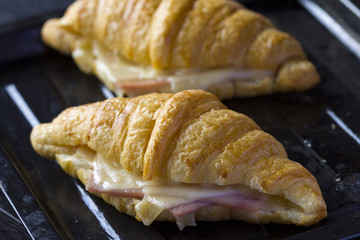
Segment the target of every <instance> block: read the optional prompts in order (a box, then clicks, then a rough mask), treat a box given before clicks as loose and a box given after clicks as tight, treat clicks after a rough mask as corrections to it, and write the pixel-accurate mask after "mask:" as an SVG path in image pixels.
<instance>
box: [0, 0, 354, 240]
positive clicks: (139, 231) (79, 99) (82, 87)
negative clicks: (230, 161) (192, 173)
mask: <svg viewBox="0 0 360 240" xmlns="http://www.w3.org/2000/svg"><path fill="white" fill-rule="evenodd" d="M246 2H247V4H248V6H249V7H250V8H252V9H254V10H257V11H259V12H262V13H264V14H265V15H267V16H268V17H270V18H271V19H272V20H273V21H274V23H275V24H276V25H277V26H278V27H279V28H280V29H282V30H284V31H287V32H290V33H291V34H293V35H294V36H295V37H296V38H297V39H299V40H300V42H301V43H302V45H303V46H304V48H305V51H306V53H307V55H308V56H309V58H310V59H311V60H312V61H313V62H314V63H315V65H316V66H317V68H318V70H319V72H320V75H321V77H322V83H321V84H319V85H318V86H317V87H315V88H314V89H312V90H310V91H308V92H306V93H296V94H295V93H291V94H278V95H272V96H265V97H258V98H251V99H233V100H228V101H225V102H224V103H225V104H226V105H227V106H228V107H229V108H231V109H233V110H235V111H238V112H241V113H244V114H246V115H248V116H250V117H251V118H253V119H254V120H255V121H256V122H257V123H258V124H259V125H260V126H261V127H262V128H263V129H264V130H265V131H267V132H269V133H271V134H272V135H273V136H275V137H276V138H277V139H278V140H279V141H281V142H282V143H283V145H284V146H285V148H286V150H287V151H288V155H289V157H290V158H291V159H292V160H294V161H297V162H300V163H301V164H303V165H304V166H305V167H306V168H307V169H309V170H310V171H311V172H312V173H313V174H314V176H315V177H316V178H317V180H318V182H319V184H320V187H321V189H322V191H323V194H324V198H325V201H326V203H327V205H328V213H329V216H328V218H327V219H325V220H323V221H321V222H320V223H318V224H316V225H315V226H312V227H306V228H305V227H296V226H288V225H285V226H284V225H279V224H265V225H262V224H248V223H244V222H241V221H224V222H217V223H206V222H199V223H198V226H197V227H187V228H186V229H185V230H184V231H182V232H180V231H178V229H177V227H176V225H175V224H173V223H154V224H152V225H151V226H150V227H146V226H144V225H143V224H142V223H139V222H137V221H136V220H135V219H134V218H132V217H129V216H127V215H125V214H122V213H120V212H117V211H115V209H114V208H113V207H111V206H109V205H107V204H106V203H104V202H103V201H102V200H101V199H99V198H97V197H94V196H92V195H89V194H88V193H87V192H85V191H84V187H83V186H82V185H81V184H80V183H79V182H78V181H77V180H74V179H73V178H71V177H70V176H68V175H66V174H65V173H64V172H63V171H62V170H61V169H60V167H59V166H58V165H57V164H56V163H55V162H54V161H50V160H47V159H44V158H41V157H40V156H38V155H37V154H36V153H34V151H33V150H32V148H31V146H30V142H29V134H30V131H31V128H32V126H33V125H36V124H37V123H39V122H48V121H51V120H52V118H54V117H55V116H56V115H57V114H58V113H60V111H62V110H63V109H65V108H66V107H69V106H74V105H79V104H84V103H89V102H94V101H98V100H102V99H105V98H106V97H107V96H109V94H110V95H111V93H110V92H108V91H107V90H106V88H105V87H104V86H103V85H102V84H101V83H100V82H99V81H98V80H97V79H96V78H95V77H93V76H89V75H85V74H83V73H81V72H80V71H79V70H78V69H77V67H76V66H75V65H74V63H73V62H72V60H71V59H70V58H68V57H65V56H62V55H60V54H58V53H57V52H55V51H53V50H51V49H48V48H46V47H44V46H43V45H42V43H41V41H40V39H39V37H38V33H39V27H34V28H31V29H27V30H22V31H21V32H19V33H16V34H14V35H12V36H7V37H2V38H0V46H2V47H1V48H0V50H1V51H2V53H4V52H6V54H5V55H4V54H0V56H1V57H0V58H1V59H0V60H1V61H0V63H1V65H0V106H1V107H0V144H1V145H0V146H1V148H0V169H1V170H0V190H1V191H0V196H1V197H0V233H1V234H2V235H4V236H6V237H8V238H10V239H26V238H28V239H174V240H176V239H285V238H289V239H304V238H308V239H318V238H321V239H323V238H327V239H339V238H352V237H356V236H359V235H360V210H359V200H360V162H359V157H360V139H359V137H360V125H359V122H360V112H359V106H360V94H359V92H360V91H359V90H360V87H359V81H358V80H359V79H360V76H359V75H360V71H359V67H360V61H359V59H358V58H357V57H356V56H355V55H354V54H352V53H351V52H350V51H349V50H347V48H346V47H344V45H343V44H341V43H340V42H339V41H338V40H337V39H336V38H335V37H334V36H333V35H332V34H330V33H329V32H328V30H326V29H325V28H324V27H322V25H321V24H320V23H319V22H318V21H317V20H315V19H314V18H313V17H312V16H311V15H310V14H309V13H308V12H307V11H306V10H305V9H304V8H303V7H302V6H301V5H299V4H298V3H297V2H295V1H287V2H286V3H285V2H283V1H274V2H273V3H272V4H269V3H266V1H246ZM20 46H21V47H20ZM24 48H26V49H27V50H28V52H27V54H25V55H24V56H23V57H19V56H21V54H19V51H22V50H21V49H24ZM16 51H17V52H16ZM9 54H15V56H16V57H12V58H11V56H10V55H9ZM9 56H10V57H9ZM7 57H9V58H7ZM7 59H10V60H7ZM2 235H0V237H2Z"/></svg>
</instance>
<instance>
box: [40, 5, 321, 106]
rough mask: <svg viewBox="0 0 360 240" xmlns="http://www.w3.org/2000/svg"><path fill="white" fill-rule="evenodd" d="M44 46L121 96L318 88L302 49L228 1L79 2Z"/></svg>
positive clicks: (55, 23) (53, 25) (46, 34)
mask: <svg viewBox="0 0 360 240" xmlns="http://www.w3.org/2000/svg"><path fill="white" fill-rule="evenodd" d="M42 38H43V40H44V42H45V43H47V44H48V45H50V46H52V47H54V48H56V49H58V50H59V51H60V52H62V53H65V54H71V55H72V57H73V58H74V60H75V62H76V63H77V65H78V66H79V67H80V69H81V70H82V71H84V72H86V73H94V74H96V75H97V76H98V77H99V79H101V80H102V81H103V82H104V83H105V84H106V85H107V86H108V87H109V88H110V89H111V90H113V91H114V92H115V93H116V94H117V95H118V96H124V95H126V96H137V95H141V94H145V93H150V92H179V91H182V90H186V89H204V90H207V91H211V92H213V93H215V94H216V95H217V96H218V97H220V98H221V99H225V98H232V97H250V96H257V95H264V94H270V93H274V92H288V91H303V90H307V89H309V88H311V87H313V86H314V85H315V84H317V83H318V82H319V81H320V78H319V75H318V73H317V71H316V69H315V67H314V65H313V64H312V63H311V62H309V61H308V60H307V58H306V56H305V54H304V51H303V49H302V47H301V46H300V44H299V42H298V41H296V40H295V39H294V38H293V37H292V36H290V35H289V34H287V33H284V32H281V31H279V30H277V29H276V28H275V27H274V25H273V24H272V23H271V21H270V20H268V19H267V18H265V17H264V16H262V15H260V14H257V13H255V12H252V11H250V10H248V9H245V7H244V6H242V5H241V4H239V3H237V2H234V1H230V0H181V1H179V0H101V1H99V0H77V1H75V2H74V3H73V4H72V5H70V7H69V8H68V10H67V11H66V13H65V14H64V16H63V17H62V18H60V19H51V20H49V21H47V22H46V24H45V25H44V27H43V29H42Z"/></svg>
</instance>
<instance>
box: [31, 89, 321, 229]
mask: <svg viewBox="0 0 360 240" xmlns="http://www.w3.org/2000/svg"><path fill="white" fill-rule="evenodd" d="M31 143H32V146H33V147H34V149H35V151H36V152H38V153H39V154H40V155H42V156H44V157H50V158H55V156H56V158H57V160H58V161H59V163H60V165H61V166H62V167H63V168H64V170H65V171H67V172H68V173H69V174H71V175H72V176H74V177H79V178H80V180H81V181H82V182H83V183H84V184H85V185H86V184H87V181H88V179H89V178H90V175H91V171H92V169H91V166H89V165H87V164H86V161H85V162H84V163H81V162H80V163H79V162H74V161H72V160H71V158H70V157H71V155H72V154H74V153H75V149H76V148H78V147H81V146H86V148H87V149H89V151H88V152H89V153H87V154H88V155H94V154H95V152H97V153H100V154H101V155H103V156H104V157H105V158H106V159H107V160H106V161H110V162H113V164H116V165H118V164H120V165H121V166H122V167H123V168H124V169H126V170H128V171H130V172H133V173H134V174H137V175H140V176H141V175H142V177H143V179H145V180H150V179H154V178H158V177H161V178H163V179H167V180H169V181H172V182H181V183H193V184H216V185H232V184H241V185H244V186H247V187H249V188H251V189H254V190H257V191H259V192H262V193H265V194H269V195H271V196H278V197H279V199H280V200H279V201H282V202H284V203H283V205H280V206H282V207H281V208H279V207H278V208H276V209H272V205H271V204H270V205H269V209H270V210H269V209H268V210H266V209H265V210H264V211H260V212H246V214H245V213H244V212H242V211H240V210H236V209H228V208H226V207H208V208H205V209H202V210H199V212H197V213H196V214H197V215H198V216H199V217H198V219H208V220H219V219H230V218H235V219H241V220H246V221H250V222H281V223H295V224H298V225H309V224H313V223H316V222H317V221H319V220H320V219H322V218H324V217H325V216H326V205H325V202H324V200H323V198H322V194H321V190H320V188H319V186H318V184H317V181H316V179H315V178H314V177H313V176H312V175H311V174H310V172H309V171H307V170H306V169H305V168H304V167H302V166H301V165H300V164H298V163H295V162H293V161H290V160H289V159H288V158H287V155H286V152H285V150H284V148H283V146H282V145H281V144H280V143H279V142H278V141H277V140H276V139H275V138H273V137H272V136H271V135H269V134H267V133H265V132H264V131H262V130H261V129H260V128H259V127H258V126H257V125H256V123H255V122H254V121H252V120H251V119H250V118H248V117H246V116H245V115H242V114H240V113H236V112H234V111H231V110H229V109H227V108H226V107H225V106H224V105H223V104H222V103H221V102H220V101H219V100H218V99H217V98H216V97H215V96H214V95H212V94H210V93H207V92H204V91H202V90H189V91H183V92H180V93H177V94H174V95H172V94H157V93H153V94H148V95H144V96H140V97H136V98H114V99H109V100H105V101H102V102H97V103H93V104H88V105H84V106H79V107H72V108H69V109H67V110H65V111H64V112H62V113H61V114H60V115H59V116H58V117H57V118H55V119H54V120H53V121H52V123H46V124H41V125H38V126H36V127H35V128H34V129H33V131H32V133H31ZM90 149H91V150H90ZM85 155H86V154H85ZM80 158H82V157H81V156H80ZM101 197H103V198H104V199H105V200H106V201H107V202H109V203H111V204H113V205H114V206H116V208H117V209H119V210H120V211H123V212H126V213H128V214H130V215H133V216H134V206H135V204H136V201H138V200H136V199H132V198H121V197H114V196H110V195H106V194H101ZM272 201H275V200H272ZM274 206H275V205H274ZM286 206H291V207H288V209H287V207H286ZM294 206H295V207H294ZM221 211H223V212H224V213H223V214H221ZM209 215H210V216H213V217H209ZM158 219H159V220H161V219H163V220H171V219H173V218H172V216H171V215H170V217H169V214H167V213H163V214H162V215H160V216H159V218H158Z"/></svg>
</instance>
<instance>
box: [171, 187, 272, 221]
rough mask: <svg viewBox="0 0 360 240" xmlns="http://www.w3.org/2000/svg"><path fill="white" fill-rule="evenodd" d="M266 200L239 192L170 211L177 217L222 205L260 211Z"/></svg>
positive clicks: (187, 204)
mask: <svg viewBox="0 0 360 240" xmlns="http://www.w3.org/2000/svg"><path fill="white" fill-rule="evenodd" d="M264 202H265V198H263V197H253V196H246V195H244V194H241V193H238V192H229V193H226V194H224V195H220V196H215V197H210V198H206V199H200V200H196V201H194V202H190V203H186V204H182V205H178V206H175V207H172V208H170V209H168V210H169V211H170V212H171V213H172V214H173V215H174V216H175V217H181V216H185V215H187V214H189V213H191V212H195V211H197V210H199V209H200V208H203V207H207V206H211V205H220V206H227V207H232V208H238V209H242V210H246V211H254V212H255V211H258V210H260V209H261V208H262V206H263V205H264Z"/></svg>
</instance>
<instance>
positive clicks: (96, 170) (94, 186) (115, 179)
mask: <svg viewBox="0 0 360 240" xmlns="http://www.w3.org/2000/svg"><path fill="white" fill-rule="evenodd" d="M56 158H57V160H58V162H59V163H60V165H61V166H62V167H63V168H64V170H66V171H67V172H72V173H73V174H72V175H73V176H76V174H75V172H76V170H77V171H81V170H83V169H86V170H90V171H91V176H90V178H89V181H88V183H87V186H86V188H87V190H89V191H90V192H93V193H105V194H109V195H113V196H120V195H116V194H118V193H119V192H120V193H121V192H122V194H123V195H121V197H135V198H137V197H139V196H140V195H137V194H138V192H139V191H140V192H142V193H143V194H142V195H141V196H142V198H140V199H141V201H139V203H138V204H137V205H136V206H135V211H136V217H137V218H138V219H139V220H141V221H142V222H143V223H144V224H145V225H150V224H151V223H152V222H153V221H154V220H155V219H156V218H157V217H158V215H159V214H160V213H161V212H163V211H164V210H167V209H171V208H173V207H177V206H181V205H186V204H189V203H196V201H198V200H200V201H202V200H204V199H208V198H210V199H214V198H215V199H216V198H217V197H221V196H231V195H233V194H239V195H240V196H244V197H245V199H246V198H252V199H253V200H250V201H255V202H257V204H259V202H260V205H259V206H262V205H263V202H264V200H265V199H266V198H267V196H266V195H265V194H262V193H259V192H257V191H254V190H251V189H249V188H247V187H245V186H242V185H231V186H218V185H208V184H184V183H175V182H170V181H167V180H164V179H156V180H151V181H145V180H143V178H142V176H141V175H137V174H134V173H132V172H129V171H127V170H125V169H123V168H122V167H121V166H120V164H117V163H116V162H114V161H109V160H108V159H106V158H104V157H103V156H102V155H101V154H99V153H95V152H94V151H92V150H90V149H89V148H88V147H86V146H80V147H78V148H77V150H76V151H75V153H74V154H73V155H65V154H57V155H56ZM69 166H71V168H69ZM136 190H138V191H136ZM129 193H130V194H129ZM132 193H135V194H134V195H131V194H132ZM208 205H212V203H210V204H208ZM193 216H194V213H193V212H191V213H190V214H186V215H184V216H174V217H175V219H176V221H177V224H178V226H179V228H180V229H182V228H183V227H185V226H189V225H194V224H195V221H194V219H193Z"/></svg>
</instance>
